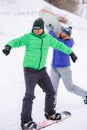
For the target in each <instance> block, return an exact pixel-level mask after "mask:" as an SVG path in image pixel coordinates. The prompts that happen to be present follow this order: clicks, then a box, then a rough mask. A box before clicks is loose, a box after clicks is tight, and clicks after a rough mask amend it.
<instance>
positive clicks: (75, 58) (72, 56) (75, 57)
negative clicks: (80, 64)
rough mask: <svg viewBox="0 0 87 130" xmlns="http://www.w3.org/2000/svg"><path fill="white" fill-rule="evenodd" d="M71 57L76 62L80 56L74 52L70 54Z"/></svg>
mask: <svg viewBox="0 0 87 130" xmlns="http://www.w3.org/2000/svg"><path fill="white" fill-rule="evenodd" d="M70 57H71V59H72V61H73V62H76V60H77V58H78V57H77V56H76V55H75V54H74V53H73V52H72V53H71V54H70Z"/></svg>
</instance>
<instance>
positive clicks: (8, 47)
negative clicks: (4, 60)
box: [2, 45, 11, 56]
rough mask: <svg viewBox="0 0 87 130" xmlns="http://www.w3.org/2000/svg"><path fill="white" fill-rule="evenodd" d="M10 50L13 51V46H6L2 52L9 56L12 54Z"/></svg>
mask: <svg viewBox="0 0 87 130" xmlns="http://www.w3.org/2000/svg"><path fill="white" fill-rule="evenodd" d="M10 50H11V46H9V45H6V46H5V47H4V49H3V50H2V52H3V53H4V54H5V55H6V56H7V55H8V54H9V53H10Z"/></svg>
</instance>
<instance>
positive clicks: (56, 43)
mask: <svg viewBox="0 0 87 130" xmlns="http://www.w3.org/2000/svg"><path fill="white" fill-rule="evenodd" d="M50 46H51V47H53V48H55V49H57V50H59V51H62V52H64V53H65V54H68V55H70V54H71V53H72V52H73V51H72V49H70V48H69V47H68V46H66V45H65V44H64V43H62V42H61V41H58V40H56V39H55V38H53V37H52V36H51V42H50Z"/></svg>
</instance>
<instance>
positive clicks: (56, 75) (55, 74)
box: [50, 68, 60, 106]
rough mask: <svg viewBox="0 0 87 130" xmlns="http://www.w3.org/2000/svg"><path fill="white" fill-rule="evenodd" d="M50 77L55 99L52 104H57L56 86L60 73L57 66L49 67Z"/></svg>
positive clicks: (57, 85)
mask: <svg viewBox="0 0 87 130" xmlns="http://www.w3.org/2000/svg"><path fill="white" fill-rule="evenodd" d="M50 78H51V82H52V85H53V88H54V91H55V101H54V106H56V104H57V92H58V87H59V80H60V74H59V72H58V70H57V68H51V70H50Z"/></svg>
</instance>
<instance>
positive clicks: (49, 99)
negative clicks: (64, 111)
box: [38, 69, 55, 112]
mask: <svg viewBox="0 0 87 130" xmlns="http://www.w3.org/2000/svg"><path fill="white" fill-rule="evenodd" d="M38 85H39V86H40V87H41V88H42V89H43V91H44V92H45V93H46V97H45V111H46V112H50V111H53V112H54V107H53V103H54V95H55V92H54V89H53V86H52V83H51V80H50V77H49V75H48V74H47V72H46V70H45V69H44V70H43V71H42V76H41V78H40V79H39V81H38Z"/></svg>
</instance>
